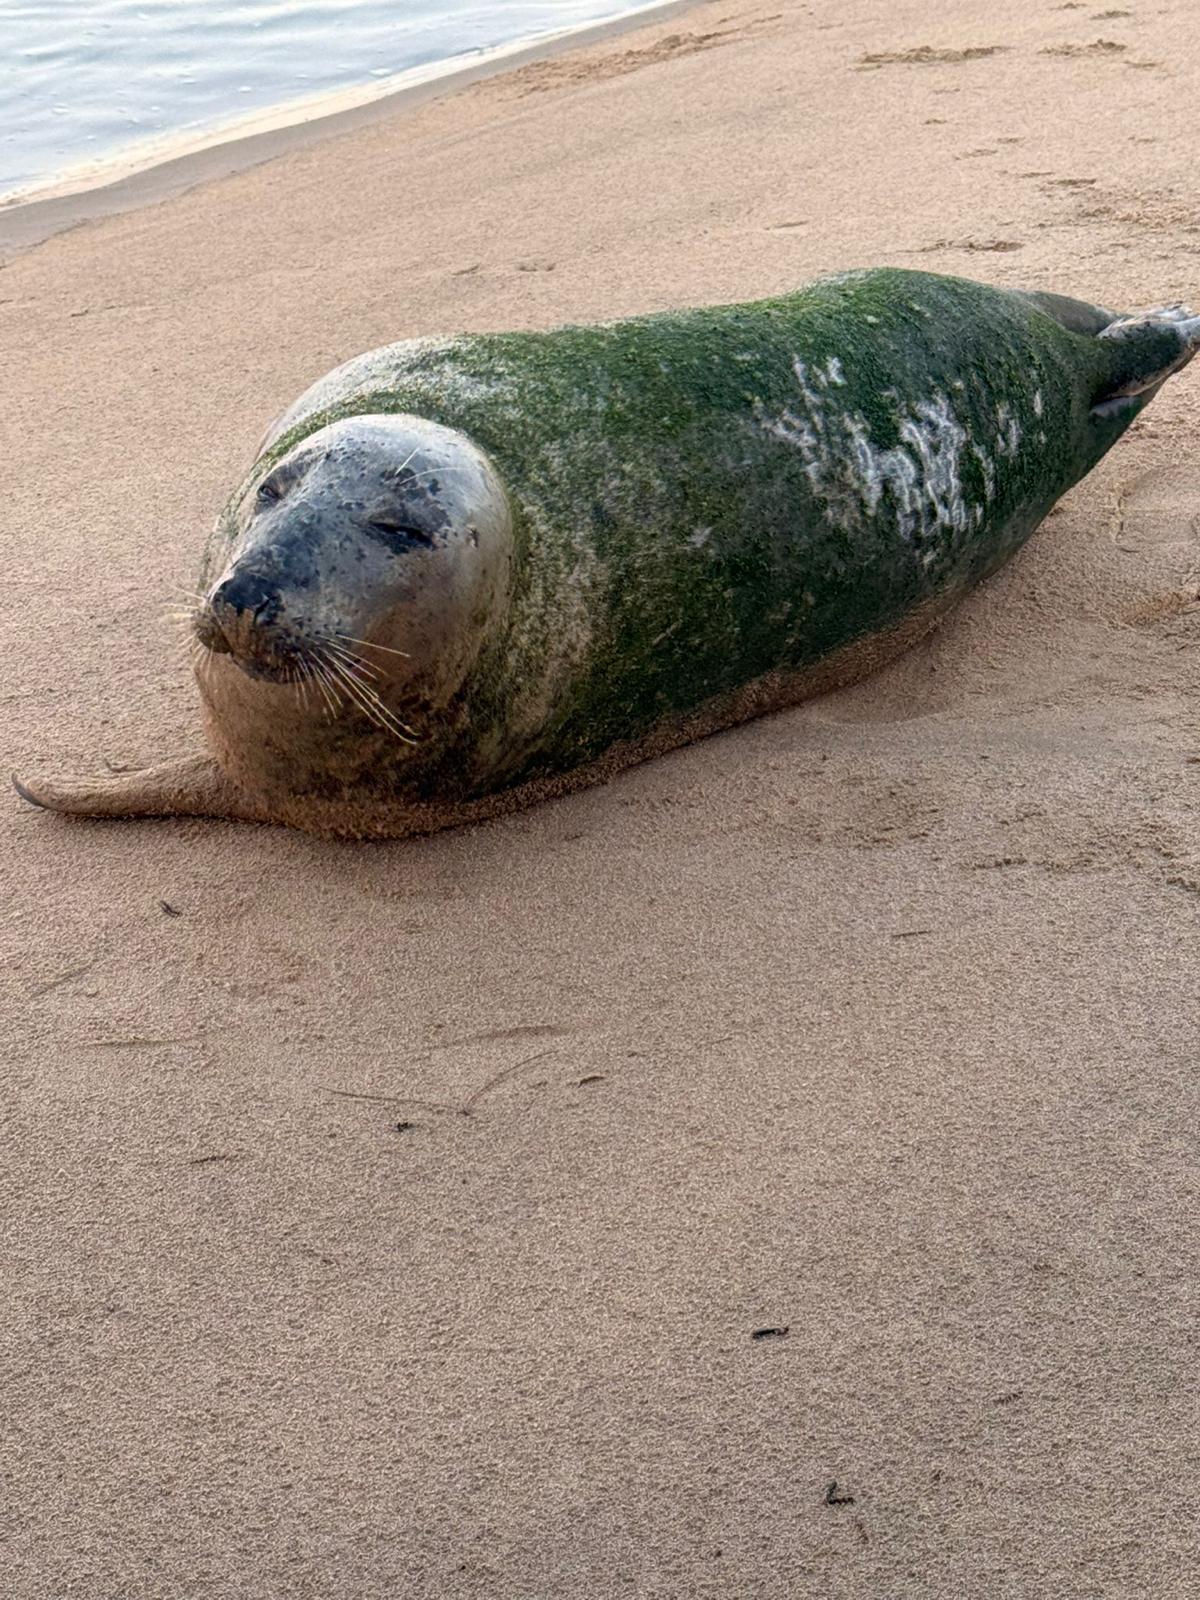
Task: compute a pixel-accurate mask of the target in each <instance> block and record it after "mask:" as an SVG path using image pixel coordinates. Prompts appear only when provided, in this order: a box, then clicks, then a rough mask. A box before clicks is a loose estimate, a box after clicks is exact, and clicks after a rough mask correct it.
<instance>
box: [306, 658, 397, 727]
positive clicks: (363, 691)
mask: <svg viewBox="0 0 1200 1600" xmlns="http://www.w3.org/2000/svg"><path fill="white" fill-rule="evenodd" d="M324 659H325V664H326V666H327V667H328V668H329V669H330V671H331V672H333V673H334V674H336V676H337V677H338V678H339V679H340V680H341V682H342V683H343V684H344V685H345V688H346V692H347V694H349V696H350V698H351V699H352V700H353V701H354V703H355V704H356V705H357V706H358V708H359V710H360V711H362V713H363V714H364V716H366V717H367V719H368V720H369V721H371V722H373V723H374V724H375V725H376V727H378V728H383V729H384V730H385V731H386V732H388V733H391V734H393V735H394V736H395V737H396V738H397V739H399V740H400V741H401V742H402V743H404V744H416V743H417V742H418V740H417V737H416V734H415V733H414V732H413V730H412V729H411V728H408V727H407V726H406V724H404V723H402V722H401V721H400V720H399V718H398V717H396V716H394V715H393V714H392V712H391V711H389V710H388V708H387V706H385V705H384V704H383V702H382V700H380V698H379V696H378V695H377V694H376V693H375V692H374V691H373V690H372V689H371V686H370V685H369V684H366V683H364V682H363V681H362V679H361V678H356V677H355V676H354V675H353V673H352V672H351V671H350V669H349V668H348V667H347V666H345V665H344V664H343V663H342V662H340V661H338V660H337V659H336V658H332V659H331V658H330V657H329V656H326V657H325V658H324Z"/></svg>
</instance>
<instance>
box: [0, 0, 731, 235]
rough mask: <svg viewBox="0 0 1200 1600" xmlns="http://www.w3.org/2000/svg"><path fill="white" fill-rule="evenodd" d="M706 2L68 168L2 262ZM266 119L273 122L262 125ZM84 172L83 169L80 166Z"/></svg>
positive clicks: (652, 11) (20, 216) (20, 218)
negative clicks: (164, 149) (79, 176)
mask: <svg viewBox="0 0 1200 1600" xmlns="http://www.w3.org/2000/svg"><path fill="white" fill-rule="evenodd" d="M704 3H705V0H652V3H651V4H648V5H640V6H635V7H634V8H632V9H630V10H626V11H623V12H620V13H619V14H618V15H617V16H614V17H608V18H606V19H605V20H604V21H601V22H587V23H581V24H580V25H579V26H578V27H574V28H565V29H562V30H561V31H559V32H555V33H548V34H542V35H540V36H539V37H537V38H535V39H531V40H529V41H527V42H525V43H522V42H520V41H513V42H512V43H510V44H504V45H496V46H495V47H494V48H492V49H489V50H484V51H478V52H475V53H473V54H471V55H459V56H449V57H447V58H445V60H444V61H441V62H427V63H425V64H424V65H422V66H418V67H412V68H409V69H407V70H406V71H404V72H401V73H397V74H396V76H395V77H394V78H392V79H390V80H389V81H388V82H387V83H386V84H383V85H380V84H378V83H371V84H358V85H354V86H351V87H348V88H345V89H337V90H331V91H329V92H328V93H325V94H321V95H319V96H314V97H312V98H309V99H303V100H291V101H285V102H283V103H282V104H281V105H278V106H276V107H274V108H270V107H268V108H266V109H264V110H263V111H261V112H258V113H255V114H253V115H251V116H248V117H243V118H239V119H238V120H237V121H236V122H235V123H226V124H224V125H223V126H221V127H218V128H215V129H210V130H209V132H208V133H207V134H201V135H198V136H197V139H195V140H192V141H188V142H187V147H186V148H184V149H181V150H179V152H178V153H177V154H173V155H172V154H167V153H163V154H158V155H154V156H150V157H147V158H143V159H136V158H127V159H126V160H125V161H121V160H119V159H114V160H113V161H112V162H111V163H109V164H107V165H106V166H105V167H103V168H102V170H101V172H100V173H99V174H97V175H95V176H94V177H92V178H91V179H87V180H84V181H82V182H76V181H75V180H73V179H72V178H71V177H70V176H69V174H68V175H65V176H64V177H63V178H61V179H60V180H59V181H57V182H53V183H49V184H44V185H40V186H39V187H38V188H36V189H34V190H32V191H29V192H28V193H27V194H26V195H21V194H20V192H18V193H17V195H16V197H15V198H13V199H11V200H8V201H3V200H0V263H2V262H6V261H9V260H11V259H12V258H13V257H14V256H15V255H18V254H20V253H21V252H22V251H25V250H31V249H33V248H34V247H35V246H36V245H39V244H42V243H44V242H45V241H46V240H47V239H50V238H53V237H54V235H55V234H57V233H63V232H65V231H66V230H67V229H69V228H75V227H79V226H80V225H81V224H83V223H87V222H95V221H99V220H100V219H101V218H104V217H112V216H117V215H120V214H121V213H123V212H126V211H136V210H139V209H141V208H142V207H144V206H152V205H156V204H158V203H159V202H160V201H163V200H169V199H172V198H173V197H174V196H175V195H179V194H183V193H185V192H186V191H187V190H189V189H193V188H196V187H198V186H199V185H200V184H204V183H211V182H214V181H216V180H217V179H220V178H227V177H231V176H233V174H234V173H237V172H244V171H246V169H247V168H249V167H256V166H260V165H262V164H263V163H264V162H267V161H272V160H274V159H275V157H276V156H281V155H286V154H288V153H290V152H291V151H293V150H300V149H304V148H306V147H308V146H309V145H312V144H316V143H318V142H319V141H321V140H323V139H326V138H335V137H337V136H338V135H339V134H343V133H350V132H353V131H354V130H355V129H357V128H361V127H364V126H366V125H368V124H370V123H373V122H378V121H382V120H383V119H384V118H386V117H389V116H391V115H393V114H394V113H397V112H400V111H403V110H407V109H408V108H409V107H412V106H417V105H421V104H423V103H425V102H426V101H429V100H435V99H438V98H440V97H441V96H442V95H446V94H453V93H454V92H455V91H456V90H458V89H461V88H465V87H466V86H467V85H468V84H471V83H477V82H479V81H480V80H481V79H483V78H490V77H496V76H498V75H500V74H501V73H504V72H509V71H512V70H513V69H515V68H517V67H523V66H527V65H528V64H529V63H530V62H534V61H542V60H546V59H548V58H550V57H552V56H556V55H561V54H563V53H564V52H566V51H568V50H572V49H576V48H579V47H582V46H586V45H590V44H599V43H600V42H601V41H602V40H604V39H611V38H614V37H616V36H617V35H619V34H623V33H629V32H632V31H634V30H635V29H637V28H639V27H642V26H644V25H648V24H649V23H652V22H665V21H668V20H669V19H670V18H671V17H674V16H679V15H682V14H683V13H684V12H686V11H692V10H695V9H696V8H697V7H698V6H700V5H702V4H704ZM302 108H309V109H307V110H304V109H302ZM295 113H299V114H298V115H297V114H295ZM264 122H265V123H266V124H267V125H266V126H260V124H263V123H264ZM239 130H240V131H239ZM171 143H172V144H174V143H175V141H171ZM74 170H75V172H76V173H79V171H80V168H78V167H76V168H75V169H74Z"/></svg>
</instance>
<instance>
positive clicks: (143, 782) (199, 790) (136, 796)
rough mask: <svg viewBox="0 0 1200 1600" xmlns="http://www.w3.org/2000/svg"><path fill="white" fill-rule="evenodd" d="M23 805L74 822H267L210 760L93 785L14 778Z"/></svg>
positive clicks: (101, 780) (193, 759) (180, 763)
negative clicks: (154, 819) (177, 819)
mask: <svg viewBox="0 0 1200 1600" xmlns="http://www.w3.org/2000/svg"><path fill="white" fill-rule="evenodd" d="M12 781H13V788H14V789H15V790H16V791H17V793H18V794H19V795H20V796H21V798H22V800H28V802H29V803H30V805H34V806H40V807H41V808H42V809H43V810H44V811H60V812H64V813H66V814H67V815H69V816H75V817H236V818H239V819H241V820H243V821H246V822H261V821H264V820H266V818H265V814H264V813H263V811H262V810H261V809H260V808H259V807H257V806H256V805H255V804H254V802H253V800H252V799H251V797H250V796H249V795H247V794H246V793H245V792H244V791H243V790H241V789H238V788H237V787H236V786H235V785H234V784H232V783H230V781H229V779H228V778H227V777H226V776H225V774H224V773H223V772H222V771H221V769H220V768H219V767H218V766H217V764H216V762H215V761H213V760H212V758H211V757H209V756H191V757H189V758H188V759H186V760H184V761H170V762H167V763H166V764H165V765H163V766H160V767H147V768H146V769H145V770H144V771H142V772H128V773H123V774H122V775H121V776H119V777H114V778H96V779H94V780H93V781H92V782H90V783H88V782H77V783H61V782H55V781H52V780H48V781H46V782H34V783H22V782H21V780H20V779H19V778H18V777H17V775H16V773H14V774H13V780H12Z"/></svg>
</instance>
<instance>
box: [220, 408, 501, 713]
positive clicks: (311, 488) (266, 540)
mask: <svg viewBox="0 0 1200 1600" xmlns="http://www.w3.org/2000/svg"><path fill="white" fill-rule="evenodd" d="M233 518H234V523H233V527H232V529H231V532H232V542H231V545H230V548H229V556H228V562H227V564H226V566H225V568H224V570H223V571H221V572H220V574H219V575H218V576H217V579H216V582H215V583H213V584H212V586H211V588H210V589H209V590H208V593H207V595H206V597H205V599H204V602H203V604H202V605H201V607H200V610H199V612H198V613H197V618H196V634H197V637H198V639H199V640H200V643H201V644H202V645H204V646H206V647H207V649H208V650H210V651H212V652H213V653H214V654H215V655H227V656H229V657H231V658H232V660H233V662H234V663H236V665H237V666H238V667H239V668H240V669H241V671H242V672H243V673H245V674H247V675H248V676H249V677H250V678H253V679H256V680H259V681H262V680H266V681H268V682H274V683H279V682H286V683H294V684H299V685H304V684H306V683H309V682H310V681H311V682H312V684H313V686H314V687H319V685H320V683H321V681H322V680H325V681H327V682H328V685H329V686H330V687H336V685H338V684H341V685H342V688H343V690H345V689H347V680H357V681H359V682H362V681H363V678H364V674H365V672H366V670H367V669H366V667H365V663H366V662H367V661H370V662H372V663H373V665H374V669H375V670H374V671H373V674H372V677H373V679H382V680H383V683H384V684H385V685H386V687H387V689H388V690H389V691H391V692H393V693H394V692H395V691H397V690H404V691H405V692H407V693H409V694H417V695H419V697H420V698H421V699H422V700H423V701H425V702H426V703H427V704H428V703H432V704H438V703H443V702H444V700H445V698H446V697H447V696H448V695H449V694H451V693H453V691H454V690H455V689H456V688H457V687H458V685H459V684H460V683H461V681H462V678H463V676H464V674H465V672H466V670H467V669H468V667H469V666H470V664H471V662H472V661H473V660H474V658H475V656H476V654H477V653H478V650H479V647H480V645H481V644H482V642H483V638H484V636H485V635H486V632H487V629H488V625H489V623H490V622H491V620H492V618H493V617H494V616H495V614H496V612H497V608H498V606H499V605H501V604H502V602H503V596H504V593H505V590H506V586H507V577H508V570H509V562H510V556H511V546H512V526H511V517H510V513H509V507H508V500H507V497H506V495H505V493H504V489H503V487H502V486H501V483H500V481H499V478H498V477H497V474H496V472H495V469H494V468H493V467H492V465H491V463H490V462H489V461H488V460H487V458H486V457H485V456H484V455H483V454H482V453H481V452H480V451H479V450H478V449H476V448H475V446H474V445H472V444H471V442H470V440H468V439H467V438H466V437H465V436H464V435H463V434H461V433H457V432H455V431H454V430H453V429H450V428H443V427H441V426H439V425H438V424H437V423H433V422H428V421H425V420H423V419H422V418H419V417H412V416H384V415H366V416H357V417H348V418H344V419H343V420H342V421H340V422H333V423H330V424H329V425H328V426H326V427H324V428H321V429H319V430H318V431H317V432H315V433H312V434H310V435H309V436H308V437H307V438H306V439H303V440H301V441H300V443H298V444H297V445H295V446H294V447H293V448H292V449H291V450H289V451H288V453H287V454H286V455H284V456H282V457H280V458H279V459H278V460H277V461H275V462H274V464H273V465H271V466H269V467H267V468H261V469H256V471H255V472H252V473H251V476H250V479H249V481H248V484H247V487H246V489H245V491H244V492H243V494H242V496H241V498H240V500H239V501H238V502H237V504H236V506H235V507H234V510H233ZM372 647H374V648H373V649H372ZM376 652H378V654H377V653H376ZM356 661H357V662H358V663H359V665H355V662H356ZM373 687H374V689H375V691H376V692H379V691H380V690H381V688H382V687H383V684H381V683H380V682H378V681H376V682H374V684H373ZM348 692H349V695H350V699H351V700H352V701H353V700H354V698H355V695H354V692H353V683H352V682H351V683H350V685H349V689H348ZM337 698H338V699H339V700H340V699H341V698H344V696H343V695H340V694H339V695H338V696H337Z"/></svg>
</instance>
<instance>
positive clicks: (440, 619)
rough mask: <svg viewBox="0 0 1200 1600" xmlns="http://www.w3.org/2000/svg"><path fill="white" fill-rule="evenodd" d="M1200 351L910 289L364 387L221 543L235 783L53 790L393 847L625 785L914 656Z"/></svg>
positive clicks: (458, 356) (1156, 332)
mask: <svg viewBox="0 0 1200 1600" xmlns="http://www.w3.org/2000/svg"><path fill="white" fill-rule="evenodd" d="M1198 346H1200V318H1195V317H1192V316H1190V315H1189V313H1188V312H1187V311H1186V310H1185V308H1183V307H1179V306H1172V307H1167V308H1166V309H1164V310H1162V311H1158V312H1152V313H1146V314H1142V315H1137V316H1119V315H1117V314H1116V313H1114V312H1111V311H1108V310H1106V309H1105V308H1103V307H1099V306H1092V305H1088V304H1085V303H1084V302H1080V301H1075V300H1071V299H1068V298H1066V297H1063V296H1059V295H1049V294H1035V293H1021V292H1016V291H1008V290H1002V289H996V288H990V287H988V286H986V285H983V284H978V283H972V282H967V281H965V280H962V279H955V278H946V277H940V276H935V275H932V274H926V273H914V272H905V271H898V270H893V269H885V270H877V271H865V272H855V273H847V274H844V275H841V276H839V277H836V278H831V279H826V280H823V281H821V282H818V283H814V284H812V285H810V286H808V287H807V288H804V289H801V290H800V291H798V292H797V293H794V294H789V295H785V296H781V297H779V298H776V299H771V300H764V301H759V302H756V303H751V304H745V305H730V306H722V307H716V308H705V309H696V310H688V311H678V312H668V313H662V314H657V315H651V316H645V317H638V318H633V319H630V320H626V321H621V322H614V323H609V324H603V325H598V326H592V327H564V328H558V329H554V330H551V331H549V332H534V333H508V334H492V335H478V336H464V337H460V338H453V339H447V340H430V339H418V340H410V341H407V342H404V343H401V344H395V345H390V346H388V347H386V348H385V349H382V350H377V351H374V352H372V353H370V354H367V355H364V356H360V357H359V358H357V359H356V360H353V361H350V362H348V363H346V364H345V365H344V366H341V367H338V368H337V369H336V370H335V371H333V372H332V373H330V374H329V375H328V376H327V377H325V378H323V379H321V380H320V381H319V382H317V383H316V384H314V385H313V386H312V387H311V388H310V389H309V390H308V391H307V392H306V393H305V394H304V395H302V396H301V398H300V399H299V400H297V401H296V403H295V404H294V405H293V406H291V408H290V409H289V410H288V411H287V412H285V413H284V415H283V416H282V417H281V418H279V420H278V421H277V422H276V423H275V424H274V425H273V426H272V428H271V429H270V430H269V431H268V433H267V435H266V438H265V439H264V440H263V442H262V445H261V447H260V450H259V453H258V456H257V458H256V460H255V462H254V464H253V466H252V467H251V469H250V471H249V473H248V475H247V477H246V479H245V481H244V482H243V483H242V485H241V486H240V487H239V488H238V489H237V490H236V492H235V493H234V494H233V496H232V497H231V499H230V501H229V503H228V505H227V507H226V509H225V511H224V513H223V514H222V516H221V517H220V519H219V521H218V523H217V527H216V529H215V531H214V534H213V537H212V539H211V540H210V542H209V546H208V549H207V551H206V554H205V558H204V565H203V568H202V572H201V579H200V590H199V596H200V598H199V603H198V605H197V607H196V610H195V614H194V619H193V622H194V631H195V638H196V645H197V651H198V656H199V661H198V667H197V680H198V685H199V690H200V697H201V704H202V710H203V718H204V724H205V729H206V734H207V739H208V744H209V752H208V753H207V754H204V755H196V756H193V757H189V758H186V759H184V760H182V761H176V762H173V763H171V764H169V765H166V766H161V767H155V768H152V769H149V770H147V771H144V772H140V773H132V774H125V775H122V776H120V777H113V778H106V779H102V780H98V781H96V782H91V783H86V782H80V783H67V782H51V781H45V782H28V783H18V789H19V791H20V793H21V794H22V795H23V796H24V797H25V798H26V799H27V800H30V801H32V802H33V803H34V804H36V805H40V806H44V807H48V808H50V809H52V810H56V811H63V812H72V813H76V814H79V815H88V816H134V815H171V814H192V815H210V816H220V817H236V818H245V819H250V820H255V821H264V822H277V823H288V824H291V825H293V826H295V827H299V828H305V829H308V830H311V831H314V832H318V833H326V834H340V835H350V836H356V837H369V836H397V835H403V834H408V833H416V832H428V831H431V830H433V829H436V828H441V827H445V826H447V825H450V824H455V823H461V822H467V821H472V820H476V819H479V818H482V817H486V816H489V815H494V814H496V813H498V812H501V811H505V810H510V809H513V808H515V807H517V806H521V805H525V804H528V803H529V802H531V801H533V800H535V799H538V798H541V797H544V796H548V795H551V794H556V793H561V792H563V791H565V790H567V789H570V788H575V787H578V786H580V785H582V784H585V783H592V782H596V781H597V780H599V779H602V778H605V777H607V776H609V775H610V774H611V773H613V772H615V771H617V770H619V769H620V768H621V767H624V766H628V765H630V764H631V763H633V762H636V761H641V760H643V759H645V758H646V757H647V756H650V755H653V754H655V753H657V752H660V751H663V750H667V749H670V748H672V747H673V746H676V745H680V744H683V743H685V742H686V741H688V740H691V739H695V738H697V737H699V736H701V735H704V734H708V733H711V732H713V731H715V730H717V729H719V728H723V727H727V726H729V725H730V724H732V723H736V722H739V721H741V720H743V719H745V718H747V717H751V716H755V715H758V714H760V713H762V712H765V711H770V710H774V709H777V708H779V707H782V706H786V705H789V704H792V703H793V702H795V701H798V700H800V699H802V698H804V697H805V696H807V695H811V694H813V693H816V692H818V691H820V690H823V689H826V688H830V687H833V686H836V685H840V684H845V683H848V682H852V681H854V680H856V679H858V678H861V677H863V676H864V675H865V674H866V673H868V672H870V671H871V670H873V669H874V668H875V667H877V666H878V665H880V664H881V663H882V662H884V661H886V660H887V659H889V658H890V657H891V656H893V655H895V654H896V653H897V652H898V651H900V650H902V649H903V648H905V647H906V646H907V645H908V644H910V643H911V642H912V641H913V640H914V639H916V638H918V637H919V636H920V635H921V634H923V633H925V632H926V631H927V630H928V629H930V628H931V627H933V626H934V625H935V623H936V622H937V621H938V619H939V618H940V617H942V616H943V615H944V614H945V613H946V611H947V610H948V609H949V608H950V607H951V606H952V605H953V604H954V602H955V601H956V600H957V599H958V598H959V597H960V596H962V595H963V594H964V593H966V592H967V590H969V589H970V588H971V587H972V586H973V585H974V584H976V583H978V582H979V581H980V580H981V579H983V578H985V577H986V576H987V575H988V574H989V573H991V572H993V571H994V570H995V569H996V568H997V567H998V566H999V565H1000V564H1001V563H1002V562H1004V561H1005V560H1007V559H1008V557H1009V556H1011V555H1012V554H1013V552H1014V551H1015V550H1017V549H1018V548H1019V547H1020V546H1021V545H1022V544H1023V543H1024V542H1025V540H1026V539H1027V538H1028V537H1029V536H1030V534H1031V533H1032V532H1033V530H1034V529H1035V528H1036V527H1037V526H1038V524H1039V523H1040V522H1041V520H1042V519H1043V517H1044V516H1045V515H1046V513H1047V511H1048V510H1049V509H1050V508H1051V506H1052V505H1053V504H1054V502H1055V501H1056V500H1057V499H1058V498H1059V497H1060V496H1061V495H1062V494H1063V493H1064V492H1065V491H1066V490H1067V489H1069V488H1070V487H1071V485H1072V484H1074V483H1076V482H1077V481H1078V480H1079V479H1080V478H1081V477H1083V476H1084V474H1085V473H1087V472H1088V471H1089V470H1090V469H1091V467H1093V466H1094V465H1095V463H1096V462H1097V461H1098V460H1099V459H1100V458H1101V456H1103V455H1104V453H1105V452H1106V451H1107V450H1108V449H1109V448H1110V446H1111V445H1113V444H1114V443H1115V441H1116V440H1117V439H1118V438H1119V437H1120V435H1121V434H1122V433H1123V432H1124V430H1125V429H1126V428H1127V427H1128V425H1129V423H1130V422H1131V421H1132V420H1133V419H1134V417H1136V416H1137V415H1138V413H1139V412H1140V411H1141V409H1142V408H1143V407H1144V406H1145V405H1146V403H1147V402H1148V401H1149V400H1150V399H1151V398H1152V396H1153V395H1154V394H1155V392H1156V391H1157V389H1158V388H1159V386H1160V385H1161V384H1162V383H1163V382H1164V381H1165V379H1166V378H1167V377H1169V376H1170V374H1171V373H1173V372H1175V371H1176V370H1177V369H1178V368H1180V367H1182V366H1183V365H1184V364H1185V363H1186V362H1187V361H1188V360H1190V358H1191V356H1192V355H1193V354H1194V353H1195V351H1196V349H1197V347H1198Z"/></svg>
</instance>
